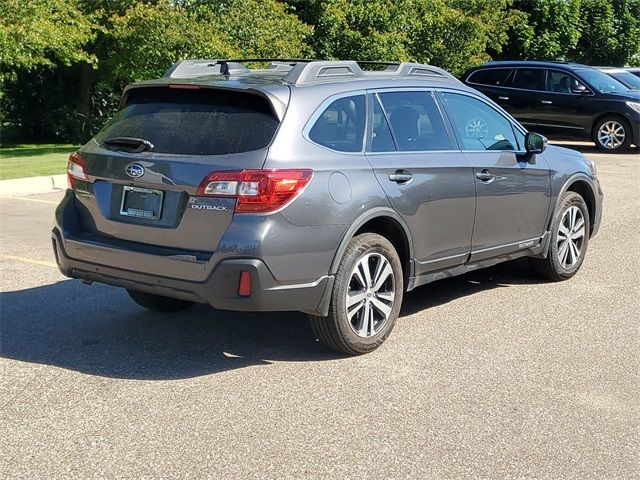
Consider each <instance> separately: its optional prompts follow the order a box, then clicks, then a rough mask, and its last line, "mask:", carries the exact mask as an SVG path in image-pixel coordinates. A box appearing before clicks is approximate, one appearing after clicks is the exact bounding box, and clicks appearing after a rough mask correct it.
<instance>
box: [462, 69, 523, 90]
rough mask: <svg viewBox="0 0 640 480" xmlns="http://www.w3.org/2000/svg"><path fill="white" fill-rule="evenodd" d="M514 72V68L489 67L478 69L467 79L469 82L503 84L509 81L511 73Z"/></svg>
mask: <svg viewBox="0 0 640 480" xmlns="http://www.w3.org/2000/svg"><path fill="white" fill-rule="evenodd" d="M511 72H513V69H512V68H489V69H486V70H476V71H475V72H473V73H472V74H471V75H469V78H468V79H467V81H468V82H469V83H477V84H479V85H493V86H503V85H505V84H506V83H507V79H508V78H509V75H510V74H511Z"/></svg>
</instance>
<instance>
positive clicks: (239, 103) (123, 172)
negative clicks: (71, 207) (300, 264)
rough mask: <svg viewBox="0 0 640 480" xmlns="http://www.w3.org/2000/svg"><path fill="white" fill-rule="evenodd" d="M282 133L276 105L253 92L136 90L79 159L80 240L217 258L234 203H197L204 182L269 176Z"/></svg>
mask: <svg viewBox="0 0 640 480" xmlns="http://www.w3.org/2000/svg"><path fill="white" fill-rule="evenodd" d="M278 125H279V120H278V118H277V116H276V114H275V113H274V109H273V105H272V104H271V102H270V100H269V99H268V98H267V97H266V96H263V95H261V94H260V93H258V92H255V91H242V90H224V89H211V88H199V87H196V86H193V85H171V86H151V87H144V88H134V89H131V90H130V91H129V92H128V94H127V96H126V99H125V101H124V104H123V107H122V108H121V110H120V111H119V112H118V113H117V114H116V115H115V117H114V118H113V119H112V120H111V122H109V124H107V126H106V127H105V128H104V129H103V130H102V131H101V132H100V133H99V134H98V135H96V137H95V138H94V139H93V140H91V141H90V142H89V143H88V144H87V145H85V146H84V147H83V148H82V149H81V150H80V151H79V152H78V156H77V157H75V158H76V161H77V163H78V164H79V166H78V167H74V168H76V169H77V170H78V172H79V174H78V175H76V178H75V179H72V184H73V189H74V190H75V192H76V195H75V197H76V200H75V201H76V210H77V212H78V220H79V225H80V229H81V233H82V234H83V235H84V236H85V237H95V238H96V239H97V240H111V241H114V242H116V243H118V244H119V245H123V242H124V244H125V245H124V246H126V243H127V242H135V243H136V244H139V245H143V244H148V245H153V246H154V247H160V248H162V247H165V248H167V249H176V250H180V249H184V250H189V251H192V252H193V251H196V252H213V251H214V250H215V248H216V245H217V244H218V242H219V240H220V238H221V237H222V235H223V234H224V232H225V231H226V229H227V227H228V225H229V223H230V222H231V219H232V217H233V214H234V207H235V202H236V200H235V199H234V198H225V197H214V198H210V197H201V196H198V195H197V191H198V187H199V185H200V183H201V182H202V181H203V180H204V179H205V177H207V176H208V175H209V174H210V173H212V172H217V171H227V170H243V169H259V168H261V167H262V165H263V164H264V161H265V159H266V155H267V147H268V145H269V144H270V143H271V140H272V139H273V136H274V134H275V132H276V129H277V128H278ZM84 175H86V180H87V181H83V176H84Z"/></svg>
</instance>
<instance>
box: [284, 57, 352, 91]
mask: <svg viewBox="0 0 640 480" xmlns="http://www.w3.org/2000/svg"><path fill="white" fill-rule="evenodd" d="M363 76H364V73H363V72H362V69H361V68H360V65H358V62H355V61H353V60H344V61H339V60H336V61H328V60H327V61H325V60H321V61H314V62H305V63H296V64H295V65H294V66H293V68H292V69H291V71H290V72H289V73H288V75H287V76H286V77H285V79H284V81H285V82H287V83H291V84H293V85H307V84H310V83H315V82H316V81H322V80H333V79H336V78H355V77H363Z"/></svg>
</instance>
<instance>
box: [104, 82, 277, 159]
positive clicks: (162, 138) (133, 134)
mask: <svg viewBox="0 0 640 480" xmlns="http://www.w3.org/2000/svg"><path fill="white" fill-rule="evenodd" d="M278 125H279V121H278V119H277V117H276V116H275V114H274V112H273V110H272V106H271V103H270V102H269V101H268V100H267V99H266V98H263V97H261V96H259V95H254V94H247V93H244V92H234V91H223V90H213V89H197V90H187V89H172V88H167V87H149V88H140V89H135V90H132V91H130V93H129V95H128V97H127V100H126V104H125V106H124V108H122V109H121V110H120V111H119V112H118V113H117V114H116V115H115V116H114V117H113V119H112V120H111V121H110V122H109V123H108V124H107V126H106V127H104V128H103V129H102V131H100V133H98V135H96V141H97V142H98V143H101V144H103V142H104V141H105V140H109V139H114V138H121V137H125V138H127V137H128V138H136V139H143V140H146V141H148V142H150V143H151V144H153V149H152V151H153V152H157V153H169V154H180V155H225V154H232V153H242V152H248V151H254V150H260V149H262V148H265V147H267V146H268V145H269V143H271V140H272V139H273V136H274V134H275V132H276V129H277V128H278Z"/></svg>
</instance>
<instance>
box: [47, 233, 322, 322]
mask: <svg viewBox="0 0 640 480" xmlns="http://www.w3.org/2000/svg"><path fill="white" fill-rule="evenodd" d="M52 240H53V249H54V253H55V256H56V261H57V264H58V268H59V269H60V271H61V272H62V274H63V275H65V276H67V277H70V278H79V279H82V280H86V281H89V282H98V283H105V284H108V285H114V286H117V287H123V288H128V289H131V290H138V291H142V292H148V293H153V294H156V295H163V296H167V297H173V298H180V299H183V300H189V301H192V302H198V303H208V304H209V305H211V306H213V307H214V308H217V309H221V310H239V311H301V312H305V313H311V314H314V315H326V314H327V312H328V309H329V298H330V292H331V290H332V288H333V280H334V278H333V276H332V275H325V276H322V277H320V278H318V279H317V280H315V281H313V282H309V283H303V284H287V285H283V284H280V283H278V282H277V281H276V279H275V278H274V276H273V274H272V273H271V272H270V270H269V268H268V267H267V265H266V264H265V263H264V262H263V261H262V260H260V259H255V258H232V259H225V260H222V261H220V262H219V263H218V264H217V265H216V266H215V267H214V268H213V270H212V271H211V274H210V275H209V276H208V277H207V278H206V279H204V280H203V281H192V280H186V279H184V278H175V277H166V276H159V275H154V274H150V273H148V272H147V271H145V270H147V268H146V267H147V265H144V267H143V268H142V269H138V268H137V266H138V265H136V264H137V263H139V262H132V264H131V265H132V269H131V270H130V269H125V268H119V267H113V266H110V265H109V264H106V263H104V259H107V258H108V257H109V256H112V258H117V257H120V256H122V255H125V256H126V255H131V254H132V252H127V251H124V250H118V249H115V248H113V249H110V248H107V247H104V246H97V245H93V244H90V243H84V244H83V243H82V242H79V241H78V240H71V239H70V240H68V242H67V240H66V239H65V238H64V237H63V235H62V234H61V232H60V230H59V229H58V228H57V227H55V228H54V229H53V231H52ZM67 243H68V245H67ZM71 251H73V252H78V251H81V252H82V258H77V257H76V258H74V256H73V255H72V254H70V252H71ZM148 256H149V255H147V257H148ZM87 259H91V260H87ZM172 262H175V272H176V273H177V276H178V277H179V276H180V273H179V272H180V271H181V270H182V269H184V268H193V267H194V265H193V264H190V263H189V262H181V261H179V260H172ZM172 270H173V269H172ZM243 271H245V272H249V274H250V275H251V295H250V296H246V297H244V296H240V295H238V286H239V281H240V273H241V272H243Z"/></svg>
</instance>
